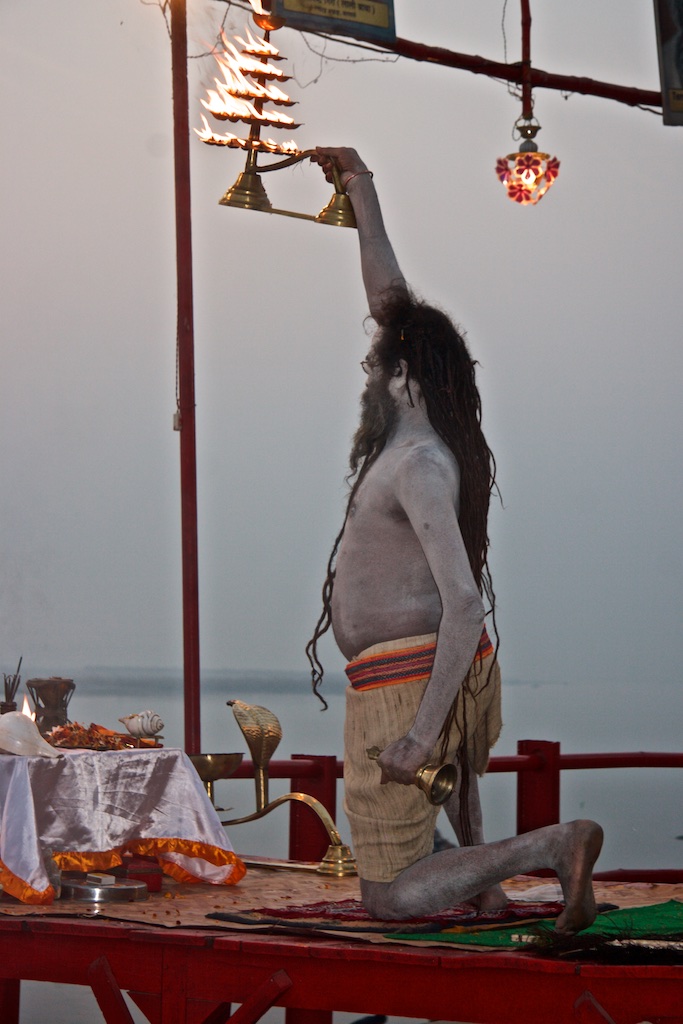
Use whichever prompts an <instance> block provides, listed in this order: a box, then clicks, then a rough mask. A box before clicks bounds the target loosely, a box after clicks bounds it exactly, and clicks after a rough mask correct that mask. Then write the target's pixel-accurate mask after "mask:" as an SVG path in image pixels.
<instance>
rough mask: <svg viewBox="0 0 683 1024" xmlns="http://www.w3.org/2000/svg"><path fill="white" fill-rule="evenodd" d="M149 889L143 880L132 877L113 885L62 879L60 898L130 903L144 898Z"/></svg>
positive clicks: (147, 894) (90, 901) (147, 895)
mask: <svg viewBox="0 0 683 1024" xmlns="http://www.w3.org/2000/svg"><path fill="white" fill-rule="evenodd" d="M148 897H149V891H148V889H147V886H146V885H145V883H144V882H136V881H134V880H133V879H132V878H129V879H127V880H126V881H122V882H116V883H115V885H96V884H95V883H94V882H85V881H83V882H77V881H74V880H73V879H64V878H63V879H62V892H61V898H62V899H64V900H82V901H83V902H84V903H132V902H133V901H135V900H146V899H147V898H148Z"/></svg>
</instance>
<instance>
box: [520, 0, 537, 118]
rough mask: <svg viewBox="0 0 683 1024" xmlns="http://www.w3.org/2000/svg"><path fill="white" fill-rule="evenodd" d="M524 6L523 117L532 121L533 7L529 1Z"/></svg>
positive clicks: (525, 1) (522, 0)
mask: <svg viewBox="0 0 683 1024" xmlns="http://www.w3.org/2000/svg"><path fill="white" fill-rule="evenodd" d="M521 4H522V117H524V118H526V120H527V121H530V120H531V118H532V117H533V113H534V104H533V100H532V98H531V7H530V6H529V0H521Z"/></svg>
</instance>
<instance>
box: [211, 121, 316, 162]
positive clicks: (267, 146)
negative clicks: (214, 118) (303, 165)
mask: <svg viewBox="0 0 683 1024" xmlns="http://www.w3.org/2000/svg"><path fill="white" fill-rule="evenodd" d="M201 119H202V122H203V124H204V127H203V128H202V129H201V130H200V129H199V128H195V129H194V131H195V133H196V134H197V136H198V137H199V138H200V139H201V141H202V142H206V143H207V144H208V145H210V146H228V147H229V148H230V149H253V150H256V151H258V152H262V153H281V154H288V155H291V156H296V155H297V154H298V153H299V147H298V146H297V144H296V142H294V140H293V139H292V140H290V141H289V142H275V141H274V140H273V139H240V138H238V136H237V135H231V134H230V132H226V134H225V135H216V134H215V133H214V132H212V131H211V128H210V126H209V122H208V121H207V120H206V118H205V117H204V115H203V114H202V115H201Z"/></svg>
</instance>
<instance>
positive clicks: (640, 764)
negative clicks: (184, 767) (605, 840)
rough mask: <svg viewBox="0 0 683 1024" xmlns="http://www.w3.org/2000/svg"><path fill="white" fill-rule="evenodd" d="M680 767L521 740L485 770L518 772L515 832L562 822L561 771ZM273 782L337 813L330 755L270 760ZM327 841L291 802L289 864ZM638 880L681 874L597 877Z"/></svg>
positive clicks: (657, 756) (244, 768)
mask: <svg viewBox="0 0 683 1024" xmlns="http://www.w3.org/2000/svg"><path fill="white" fill-rule="evenodd" d="M603 768H683V753H667V752H659V751H654V752H646V751H637V752H629V753H603V754H600V753H597V754H562V753H561V752H560V744H559V743H555V742H552V741H549V740H520V741H519V742H518V744H517V754H516V755H510V756H507V757H492V758H491V761H490V763H489V768H488V770H489V772H492V773H496V772H515V773H516V774H517V833H518V834H521V833H522V832H530V831H531V830H532V829H535V828H541V827H543V826H544V825H554V824H556V823H557V822H558V821H559V820H560V773H561V772H562V771H566V770H569V769H572V770H581V769H603ZM253 775H254V766H253V764H252V763H251V762H250V761H245V762H243V763H242V765H241V766H240V767H239V769H238V770H237V771H236V772H235V775H234V776H233V778H238V779H248V778H253ZM269 775H270V777H271V778H272V779H289V780H290V783H291V789H292V791H293V792H300V793H309V794H310V795H311V796H314V797H315V798H316V799H317V800H320V802H321V803H322V804H323V805H324V807H326V808H327V810H328V811H329V812H330V814H331V815H332V817H333V818H335V817H336V813H337V780H338V779H341V778H343V777H344V763H343V761H339V760H337V758H336V757H334V756H321V755H306V754H294V755H293V756H292V758H291V759H290V760H287V761H271V762H270V765H269ZM327 846H328V838H327V834H326V833H325V830H324V828H323V826H322V825H321V823H320V821H319V820H318V819H317V818H316V817H315V815H312V814H311V813H310V812H309V811H308V810H307V809H306V808H305V807H297V806H296V805H295V804H292V807H291V810H290V828H289V857H290V859H292V860H320V859H321V858H322V857H323V856H324V855H325V851H326V850H327ZM595 877H596V878H600V877H609V878H614V879H616V878H621V879H624V880H626V879H627V878H637V879H638V880H639V881H659V882H665V881H682V880H683V870H676V869H672V870H656V871H651V870H635V869H634V870H627V871H623V870H620V871H611V872H609V873H608V875H604V876H601V875H600V874H598V875H596V876H595Z"/></svg>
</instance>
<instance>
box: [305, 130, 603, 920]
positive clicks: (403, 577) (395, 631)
mask: <svg viewBox="0 0 683 1024" xmlns="http://www.w3.org/2000/svg"><path fill="white" fill-rule="evenodd" d="M317 160H318V163H320V164H321V165H322V168H323V171H324V173H325V175H326V177H327V179H328V180H329V181H331V180H332V168H333V162H334V163H336V165H337V168H338V170H339V172H340V174H341V181H342V184H343V185H344V187H345V189H346V190H347V191H348V194H349V196H350V198H351V202H352V204H353V208H354V212H355V215H356V220H357V223H358V233H359V239H360V250H361V268H362V274H363V281H364V284H365V288H366V293H367V297H368V302H369V306H370V313H371V315H372V317H373V318H374V320H375V321H376V323H377V331H376V333H375V335H374V338H373V343H372V346H371V348H370V351H369V353H368V355H367V358H366V360H365V361H364V362H363V364H362V365H363V368H364V370H365V372H366V373H367V375H368V376H367V382H366V387H365V391H364V393H363V396H362V402H361V405H362V414H361V423H360V426H359V428H358V431H357V433H356V435H355V438H354V443H353V449H352V452H351V458H350V465H351V478H350V479H351V480H352V481H353V483H352V487H351V493H350V496H349V501H348V506H347V511H346V518H345V521H344V525H343V527H342V530H341V532H340V534H339V536H338V538H337V541H336V543H335V546H334V549H333V552H332V556H331V558H330V564H329V567H328V576H327V580H326V583H325V586H324V589H323V604H324V608H323V614H322V616H321V618H320V621H319V622H318V625H317V627H316V631H315V634H314V637H313V639H312V640H311V642H310V644H309V645H308V649H307V650H308V654H309V658H310V659H311V663H312V665H313V679H314V688H315V690H316V692H317V690H318V685H319V683H320V681H321V679H322V668H321V666H320V663H319V661H318V659H317V653H316V645H317V641H318V639H319V638H320V636H321V635H322V634H323V633H324V632H325V631H326V630H327V629H328V628H329V626H330V625H331V626H332V629H333V632H334V636H335V639H336V641H337V644H338V646H339V648H340V650H341V652H342V654H343V655H344V656H345V657H346V658H347V660H348V662H349V664H348V666H347V675H348V677H349V681H350V685H349V686H348V688H347V709H346V724H345V754H344V763H345V776H344V786H345V807H346V810H347V814H348V818H349V822H350V825H351V834H352V840H353V848H354V853H355V856H356V859H357V863H358V869H359V875H360V879H361V894H362V898H363V902H364V904H365V906H366V908H367V909H368V911H369V912H370V913H371V914H372V915H374V916H375V917H379V918H382V919H390V918H394V919H395V918H408V917H415V916H422V915H425V914H431V913H435V912H438V911H441V910H444V909H447V908H448V907H452V906H455V905H456V904H458V903H462V902H466V901H469V902H475V903H476V904H477V905H478V906H479V907H480V908H482V909H491V908H495V907H499V906H501V905H504V904H505V894H504V892H503V890H502V888H501V887H500V884H499V883H500V882H501V881H502V880H504V879H505V878H508V877H510V876H512V875H515V874H519V873H524V872H528V871H531V870H534V869H537V868H552V869H554V870H555V871H556V872H557V874H558V877H559V879H560V882H561V885H562V889H563V892H564V896H565V909H564V911H563V912H562V914H561V915H560V917H559V918H558V920H557V923H556V928H557V930H558V931H562V932H567V933H571V932H575V931H577V930H580V929H582V928H585V927H587V926H588V925H589V924H590V923H591V921H592V920H593V918H594V916H595V902H594V898H593V890H592V884H591V872H592V867H593V864H594V862H595V860H596V859H597V856H598V854H599V852H600V847H601V844H602V830H601V829H600V826H599V825H597V824H595V823H594V822H591V821H574V822H570V823H567V824H561V825H554V826H549V827H547V828H543V829H539V830H537V831H534V832H530V833H527V834H526V835H522V836H516V837H513V838H511V839H506V840H503V841H500V842H495V843H490V844H486V843H485V842H484V834H483V828H482V818H481V808H480V802H479V793H478V788H477V776H478V775H481V774H483V772H484V771H485V769H486V766H487V763H488V757H489V750H490V748H491V746H492V745H493V744H494V743H495V741H496V739H497V738H498V734H499V731H500V727H501V719H500V673H499V669H498V664H497V658H496V652H495V651H494V649H493V647H492V645H491V641H490V639H489V637H488V634H487V631H486V627H485V624H484V616H485V605H484V599H485V600H486V601H487V603H488V604H489V606H491V607H492V606H493V592H492V590H491V585H490V578H489V573H488V562H487V549H488V535H487V517H488V507H489V498H490V494H491V489H492V487H493V485H494V476H495V463H494V460H493V456H492V454H491V451H490V450H489V448H488V446H487V444H486V441H485V439H484V435H483V433H482V429H481V422H480V421H481V406H480V399H479V393H478V390H477V386H476V383H475V375H474V366H475V363H474V361H473V360H472V358H471V356H470V354H469V351H468V349H467V346H466V344H465V341H464V339H463V338H462V336H461V335H460V334H459V333H458V331H457V330H456V328H455V327H454V326H453V324H452V323H451V321H450V319H449V318H448V317H447V316H446V315H445V314H444V313H442V312H441V311H440V310H438V309H435V308H434V307H432V306H429V305H427V304H425V303H424V302H421V301H419V300H417V299H416V298H415V297H414V296H413V294H412V292H411V291H410V289H409V288H408V286H407V284H406V281H405V279H404V277H403V275H402V273H401V270H400V268H399V266H398V263H397V260H396V257H395V255H394V252H393V249H392V247H391V244H390V242H389V240H388V238H387V235H386V231H385V228H384V224H383V220H382V215H381V212H380V207H379V202H378V199H377V194H376V192H375V187H374V183H373V179H372V174H371V172H370V171H369V170H368V168H367V167H366V166H365V164H364V163H363V161H362V160H361V159H360V157H359V156H358V154H357V153H356V151H355V150H353V149H327V148H319V149H318V151H317ZM372 747H378V748H379V749H380V750H381V755H380V756H379V759H378V760H375V761H373V760H371V759H370V758H369V757H368V754H367V751H368V749H369V748H372ZM435 760H451V761H454V762H455V763H456V764H457V766H458V779H459V784H458V785H457V786H456V789H455V791H454V793H453V795H452V796H451V797H450V798H449V799H448V801H447V802H446V804H445V810H446V813H447V815H448V817H449V819H450V821H451V823H452V824H453V827H454V830H455V833H456V836H457V838H458V842H459V844H460V845H459V846H458V847H454V848H451V849H446V850H442V851H440V852H437V853H432V845H433V836H434V826H435V821H436V815H437V813H438V808H435V807H433V806H432V805H431V804H430V803H429V801H428V799H427V797H426V795H425V794H424V793H423V792H422V791H421V790H419V789H418V788H417V787H416V786H415V785H414V784H413V783H414V781H415V775H416V772H417V771H418V769H419V768H420V767H421V766H423V765H424V764H426V763H427V762H430V761H431V762H434V761H435Z"/></svg>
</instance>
